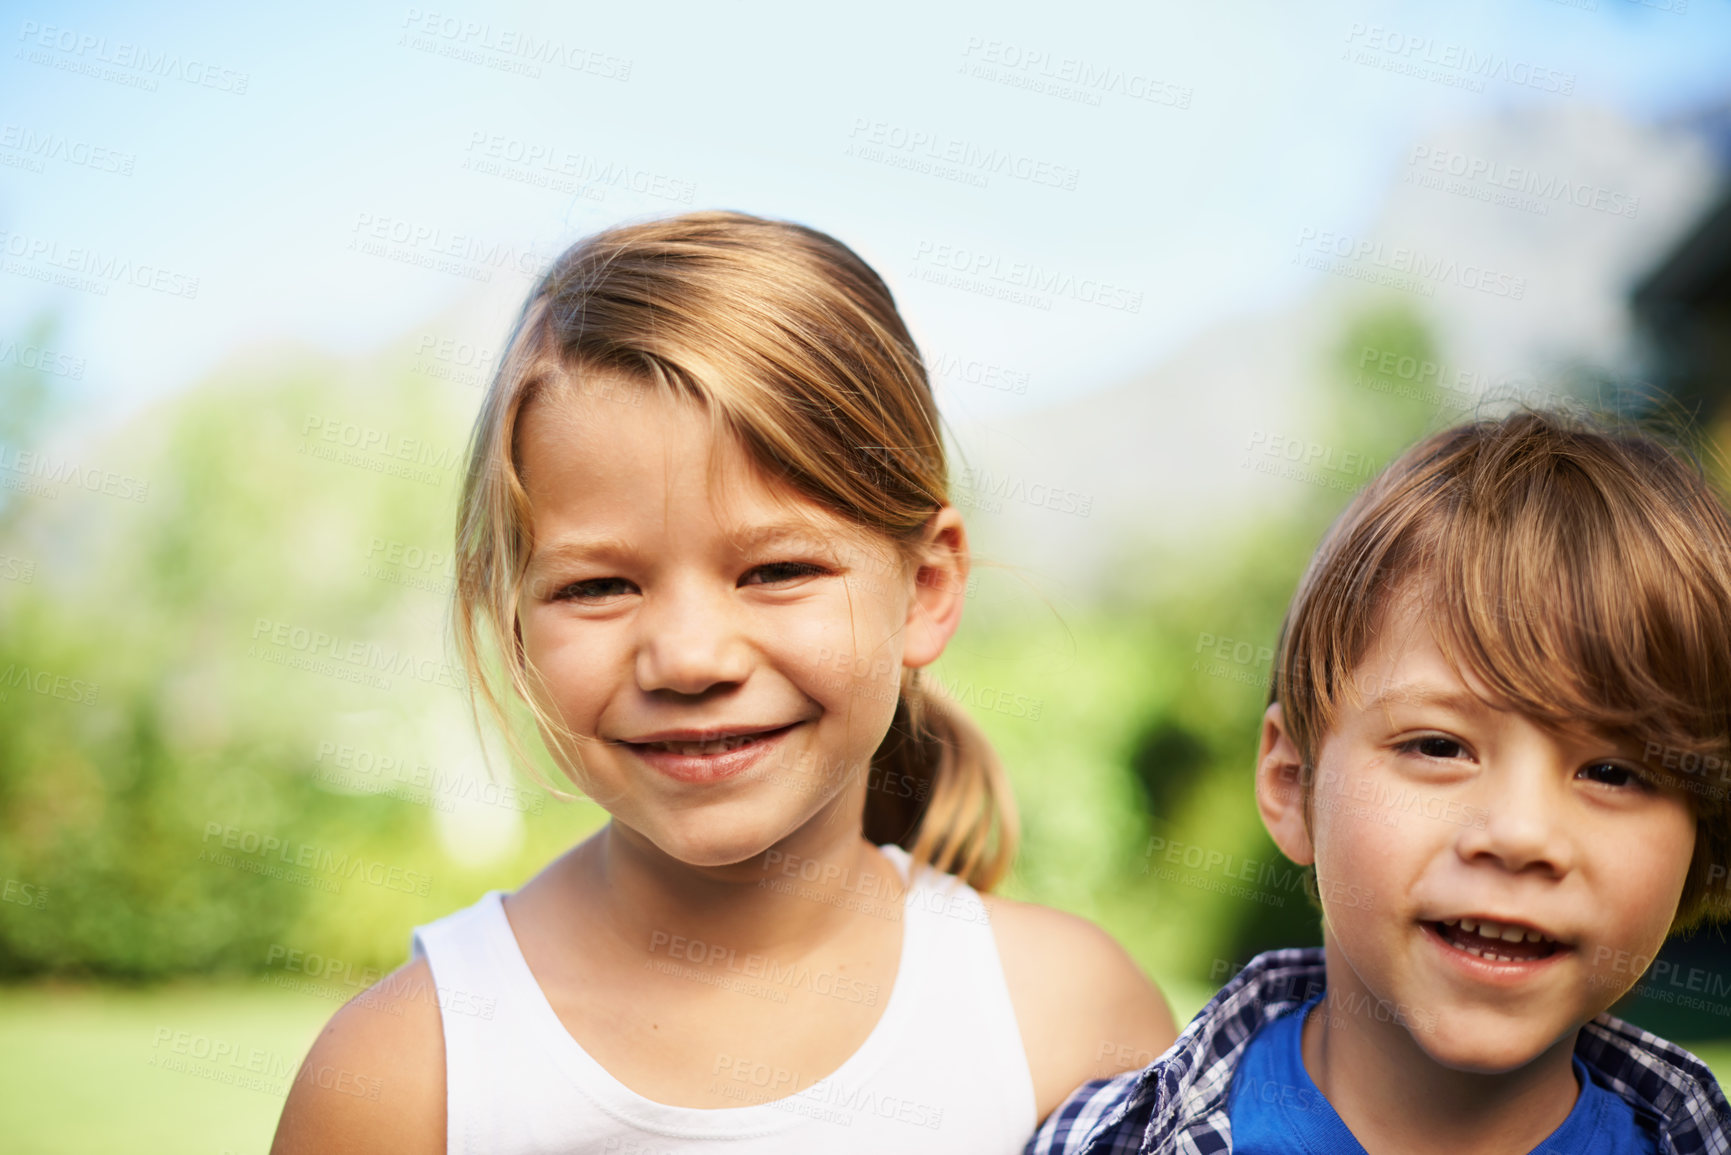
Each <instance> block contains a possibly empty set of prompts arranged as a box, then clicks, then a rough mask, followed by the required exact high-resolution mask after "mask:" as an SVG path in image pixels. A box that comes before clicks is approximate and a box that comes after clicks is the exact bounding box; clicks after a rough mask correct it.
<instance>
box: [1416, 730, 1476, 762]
mask: <svg viewBox="0 0 1731 1155" xmlns="http://www.w3.org/2000/svg"><path fill="white" fill-rule="evenodd" d="M1400 748H1401V750H1402V752H1404V753H1409V754H1418V755H1421V756H1423V757H1425V758H1444V759H1446V758H1459V757H1460V756H1461V755H1462V754H1465V753H1466V747H1465V746H1462V745H1461V744H1460V743H1459V742H1457V741H1455V740H1454V739H1453V738H1444V737H1443V736H1442V735H1440V734H1426V735H1425V736H1424V737H1422V738H1412V739H1409V740H1408V741H1405V742H1402V743H1401V745H1400Z"/></svg>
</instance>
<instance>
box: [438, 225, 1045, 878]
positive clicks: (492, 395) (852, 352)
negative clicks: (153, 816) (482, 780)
mask: <svg viewBox="0 0 1731 1155" xmlns="http://www.w3.org/2000/svg"><path fill="white" fill-rule="evenodd" d="M585 374H588V375H592V376H595V377H597V378H600V377H605V379H606V380H607V381H608V382H610V383H611V382H617V381H619V380H621V379H623V380H626V381H629V382H631V383H633V384H634V385H635V386H637V387H638V388H642V389H655V390H664V391H667V392H669V393H671V394H672V395H675V396H681V397H685V398H689V399H693V400H696V401H697V402H699V403H700V404H701V405H702V406H703V407H704V408H705V409H706V410H707V411H708V413H709V414H710V418H711V420H712V421H713V422H714V424H715V425H716V427H717V429H718V432H725V433H726V434H727V435H730V436H731V437H733V438H734V439H735V440H736V441H737V442H738V444H740V445H741V446H742V447H743V448H744V449H745V452H746V453H747V455H748V457H749V458H750V459H751V460H752V461H753V462H754V464H755V465H756V466H757V468H758V469H760V470H761V471H762V473H763V475H764V476H765V477H766V478H768V479H770V480H771V482H772V483H779V484H780V485H782V486H785V487H787V488H789V489H791V490H792V491H794V492H796V493H798V494H800V495H801V496H803V497H805V498H807V499H809V500H811V501H813V502H815V503H816V504H818V505H819V506H822V507H823V508H825V509H827V510H829V511H831V512H833V513H835V514H837V515H839V516H841V517H843V518H845V519H846V520H848V521H850V522H852V523H854V524H857V525H859V526H861V527H863V528H865V529H867V530H871V531H874V532H876V533H878V534H881V535H883V536H885V537H887V538H888V539H889V540H890V541H891V542H893V543H894V545H895V548H896V553H897V556H898V558H899V559H901V561H902V562H903V563H904V564H906V563H907V562H909V561H912V560H913V559H914V558H915V556H916V552H917V549H918V547H919V544H920V540H921V535H922V531H923V529H924V527H925V525H926V523H927V521H928V520H929V519H930V517H931V516H932V515H933V514H934V513H935V512H937V510H938V509H939V508H941V507H942V506H944V505H947V504H948V488H949V487H948V470H947V466H946V462H945V457H944V448H943V440H942V437H941V435H940V432H939V422H938V413H937V406H936V404H935V402H934V401H933V399H932V391H931V386H930V384H929V383H928V382H927V380H926V373H925V367H924V365H923V364H922V363H921V360H920V355H919V352H918V350H917V349H915V347H914V342H913V339H912V338H911V337H910V336H909V335H908V331H907V328H906V326H904V325H903V323H902V319H901V317H900V316H899V315H898V314H897V312H896V307H895V301H894V299H893V298H892V297H891V295H890V291H889V289H888V287H886V286H885V284H884V283H883V281H882V279H881V278H879V277H878V275H877V274H876V273H875V272H873V271H872V269H871V267H870V266H868V265H867V264H866V263H865V262H864V261H863V260H861V259H860V258H859V256H858V255H856V254H855V253H854V252H853V251H852V250H851V249H849V248H848V247H847V246H846V245H843V244H841V243H840V242H839V241H837V240H835V239H834V238H833V237H829V236H827V235H825V234H823V233H820V232H817V231H816V230H814V229H809V228H806V227H804V226H802V225H796V224H791V223H788V222H784V221H771V220H763V219H760V218H757V217H752V216H747V215H744V214H741V213H728V212H699V213H687V214H684V215H681V216H676V217H672V218H668V219H664V220H656V221H650V222H647V223H641V224H633V225H626V226H621V227H618V228H614V229H609V230H607V231H605V232H601V233H598V234H596V235H594V236H592V237H589V238H587V239H585V240H583V241H580V242H578V243H577V244H575V245H573V246H572V247H571V248H570V249H568V250H566V252H565V253H564V254H562V255H561V256H560V257H559V258H558V259H557V260H556V261H555V262H554V263H553V267H552V268H551V269H550V270H549V271H548V272H547V274H546V275H545V276H544V277H543V278H542V279H541V281H540V283H539V284H538V285H537V286H536V287H535V289H534V291H533V292H532V293H530V295H529V299H528V301H527V303H526V304H525V305H524V307H523V312H522V315H521V316H520V318H519V319H518V321H517V325H516V328H515V329H514V330H513V332H512V334H511V338H510V340H509V342H508V343H507V345H506V349H505V352H504V356H503V358H502V360H501V363H500V367H499V371H498V373H497V374H496V375H495V376H494V378H493V381H492V383H491V385H490V386H489V387H488V390H487V395H486V398H485V400H484V401H483V402H482V405H481V411H480V414H479V416H478V417H477V418H476V421H475V428H474V432H473V435H472V437H471V440H470V445H469V454H468V470H467V474H466V476H465V478H464V483H463V492H462V497H461V499H460V502H459V505H458V509H457V543H456V590H455V599H454V605H453V607H452V618H453V625H454V627H455V636H456V642H457V647H458V650H459V654H460V656H461V658H462V661H463V663H464V664H465V666H467V668H468V669H469V671H470V673H471V675H472V677H471V680H470V685H471V687H472V689H471V695H472V696H471V707H472V708H473V707H474V705H475V703H476V697H475V696H476V695H478V698H479V701H480V702H481V703H482V704H484V706H485V708H486V710H487V712H488V714H489V715H490V716H491V718H492V719H493V720H494V721H495V722H496V723H498V724H499V726H500V728H501V730H502V731H503V733H504V735H505V737H506V740H507V742H508V743H509V744H510V747H511V749H512V750H513V752H514V753H516V754H518V755H519V756H522V755H523V751H522V748H521V746H520V745H519V743H518V742H517V740H516V736H515V733H514V731H513V730H512V728H511V726H510V724H509V722H508V719H507V716H506V702H507V697H506V695H505V694H503V693H502V692H501V691H502V689H503V687H502V686H500V685H499V684H498V683H497V681H496V679H495V678H494V677H493V676H492V675H491V674H490V673H489V671H488V669H487V667H486V666H485V664H484V663H483V662H482V660H481V651H482V647H483V644H486V645H489V646H497V647H499V651H500V652H501V654H503V655H506V656H508V658H509V660H507V661H504V662H503V663H502V666H503V669H504V670H505V671H506V673H507V675H508V677H509V679H510V683H511V688H512V689H513V690H514V691H515V692H516V694H517V695H518V696H519V697H520V698H521V699H522V700H523V701H524V702H525V703H527V704H528V706H529V708H530V710H531V711H532V712H533V713H534V715H535V718H536V720H537V721H538V722H539V723H540V724H541V725H542V727H543V730H544V732H547V731H551V732H554V733H565V730H564V727H563V726H561V725H560V724H559V723H558V722H557V721H556V720H554V719H552V718H550V717H548V716H547V711H546V709H545V708H544V707H543V706H542V705H541V703H540V698H539V695H537V694H536V693H534V692H532V687H531V684H530V679H531V678H535V677H536V675H535V674H534V671H533V670H532V669H530V668H529V666H528V662H527V659H526V656H525V654H524V652H523V648H522V642H521V637H520V635H519V634H518V632H517V608H516V607H517V600H518V596H519V593H520V592H521V590H522V583H523V580H524V574H525V570H526V567H527V564H528V560H529V556H530V552H531V547H532V541H531V530H530V525H531V522H530V506H529V499H528V494H527V492H526V491H525V490H524V487H523V482H522V473H521V469H522V463H521V458H520V454H519V451H518V445H517V426H518V421H519V418H520V415H521V414H522V412H523V409H524V406H525V405H527V404H528V403H529V402H531V401H532V400H534V399H535V398H536V397H537V396H538V395H541V394H543V393H544V392H546V393H550V392H556V391H558V390H560V389H568V388H570V387H571V386H572V385H573V384H574V383H575V384H576V385H577V386H578V387H579V388H582V387H583V386H584V382H583V380H582V378H583V377H584V375H585ZM624 400H626V401H627V402H628V400H629V399H628V398H626V399H624ZM918 675H919V671H917V670H910V671H903V673H902V676H901V686H900V691H899V694H898V698H897V702H896V707H895V716H894V719H893V720H892V722H891V724H890V731H889V733H888V735H887V736H886V737H885V738H884V741H883V743H882V745H881V746H880V747H879V748H878V750H877V752H876V754H875V755H874V756H873V759H872V765H871V768H870V771H869V774H868V787H867V794H866V805H865V815H864V833H865V836H866V837H867V838H869V839H871V840H872V841H873V842H874V843H879V844H883V843H892V842H893V843H896V844H898V845H901V846H903V847H905V848H906V849H907V850H908V851H909V853H910V854H911V856H912V857H913V859H914V861H915V862H916V863H925V864H930V865H932V866H935V867H937V868H938V869H940V870H944V871H948V872H950V873H952V874H955V875H957V876H959V877H961V878H962V879H964V880H966V881H967V882H968V883H970V884H971V885H973V886H974V887H976V888H978V889H981V890H985V889H989V888H990V887H992V886H993V885H995V884H996V883H997V882H998V881H999V880H1000V879H1002V877H1003V876H1004V874H1005V873H1006V872H1007V870H1008V869H1009V864H1010V860H1011V858H1012V856H1013V855H1014V852H1015V844H1016V837H1017V821H1016V814H1015V809H1014V804H1013V802H1012V800H1011V797H1010V792H1009V786H1008V782H1007V780H1006V778H1005V775H1004V771H1003V767H1002V765H1001V763H1000V762H999V761H998V758H997V756H996V754H995V753H994V751H993V750H992V747H991V745H990V743H989V742H988V741H987V740H986V738H985V736H984V734H983V733H982V732H981V731H980V730H979V728H978V727H977V726H976V725H975V724H974V723H973V722H972V721H971V720H970V719H969V718H968V717H967V716H966V715H965V714H964V713H963V712H962V711H961V709H960V708H959V707H958V706H957V705H955V704H954V703H952V702H950V701H948V700H946V699H944V698H942V697H939V696H938V695H937V694H935V693H934V692H932V691H931V690H930V689H929V688H928V687H926V686H925V685H924V684H923V682H922V680H921V679H920V677H919V676H918ZM477 721H478V714H477ZM524 760H525V762H527V759H526V758H525V759H524Z"/></svg>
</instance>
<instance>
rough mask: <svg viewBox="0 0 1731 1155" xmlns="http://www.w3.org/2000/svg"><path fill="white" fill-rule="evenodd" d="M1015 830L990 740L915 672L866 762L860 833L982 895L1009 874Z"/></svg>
mask: <svg viewBox="0 0 1731 1155" xmlns="http://www.w3.org/2000/svg"><path fill="white" fill-rule="evenodd" d="M1020 831H1021V826H1020V823H1019V821H1018V820H1017V817H1016V805H1015V801H1014V799H1013V797H1012V795H1011V793H1010V783H1009V779H1008V777H1007V776H1006V775H1005V773H1004V766H1003V763H1002V762H1001V761H999V759H998V755H997V753H996V751H994V750H993V749H992V744H991V742H990V741H988V740H987V738H986V735H985V733H984V732H983V731H981V729H980V728H979V726H978V725H977V724H976V723H975V722H974V720H973V719H972V718H970V717H968V716H967V714H966V713H965V712H964V711H963V710H962V709H961V707H959V706H957V705H956V704H955V703H953V702H951V701H949V700H948V699H947V698H944V697H943V696H941V695H940V694H938V693H936V692H934V691H932V690H929V689H927V688H926V687H925V685H924V684H923V682H922V680H921V679H920V677H919V676H918V674H917V673H916V674H915V675H914V676H913V677H911V678H910V679H909V682H908V686H907V688H906V689H905V690H904V691H903V693H902V695H901V698H900V700H898V701H897V702H896V713H895V718H894V720H893V721H892V722H891V723H890V730H889V733H888V734H887V735H885V736H884V741H883V745H882V746H880V747H878V751H877V754H876V756H875V757H874V758H873V759H872V767H871V774H870V779H869V782H868V784H867V787H866V805H865V830H864V832H865V836H866V837H867V838H869V839H871V841H873V842H875V843H878V844H880V845H882V844H886V843H895V844H896V845H898V846H901V847H903V848H905V849H906V850H907V851H908V853H909V855H910V856H911V857H912V858H913V860H914V862H916V863H921V864H925V865H929V866H933V867H936V868H937V869H938V870H942V871H945V872H947V873H949V874H953V875H955V876H956V877H958V878H960V879H961V880H962V881H964V882H966V883H967V884H968V885H969V886H972V887H973V888H974V889H976V890H980V891H987V890H990V889H991V888H992V887H994V886H996V885H997V884H998V883H999V882H1001V881H1002V880H1003V877H1004V875H1005V874H1006V873H1008V872H1009V869H1010V862H1011V860H1012V859H1013V858H1014V857H1015V853H1016V842H1017V839H1018V837H1019V835H1020Z"/></svg>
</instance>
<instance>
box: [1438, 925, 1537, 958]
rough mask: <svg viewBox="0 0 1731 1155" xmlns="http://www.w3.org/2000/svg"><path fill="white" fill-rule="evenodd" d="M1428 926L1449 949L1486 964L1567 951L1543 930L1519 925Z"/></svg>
mask: <svg viewBox="0 0 1731 1155" xmlns="http://www.w3.org/2000/svg"><path fill="white" fill-rule="evenodd" d="M1425 925H1426V926H1428V927H1429V928H1430V929H1431V931H1432V932H1433V933H1434V934H1436V936H1437V937H1438V938H1440V939H1442V940H1443V941H1444V942H1446V943H1447V944H1448V945H1449V946H1451V947H1453V948H1455V949H1456V950H1460V951H1465V952H1466V953H1467V954H1470V955H1476V956H1478V957H1479V958H1482V959H1484V960H1485V961H1486V962H1533V961H1536V960H1538V959H1542V958H1550V957H1551V956H1552V955H1554V954H1556V953H1557V952H1558V951H1560V950H1566V949H1568V948H1567V947H1566V946H1565V945H1564V944H1563V943H1561V942H1559V941H1557V940H1556V939H1554V938H1552V937H1551V936H1550V935H1548V934H1545V933H1544V932H1543V931H1538V930H1534V929H1533V928H1532V927H1530V926H1522V925H1521V924H1519V923H1513V922H1492V921H1490V920H1489V919H1483V918H1449V919H1444V920H1442V921H1441V922H1428V923H1426V924H1425Z"/></svg>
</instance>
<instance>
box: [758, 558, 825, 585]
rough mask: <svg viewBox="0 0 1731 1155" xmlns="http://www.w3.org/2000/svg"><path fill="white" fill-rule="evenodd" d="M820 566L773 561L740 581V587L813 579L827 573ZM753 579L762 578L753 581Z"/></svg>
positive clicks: (799, 562) (802, 562)
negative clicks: (806, 578)
mask: <svg viewBox="0 0 1731 1155" xmlns="http://www.w3.org/2000/svg"><path fill="white" fill-rule="evenodd" d="M826 572H828V571H826V570H825V569H824V568H823V567H822V566H820V565H813V564H811V563H810V562H804V561H773V562H770V563H769V564H768V565H760V566H757V567H756V568H754V569H752V570H751V571H749V572H748V573H747V574H746V575H745V576H744V577H742V578H740V579H739V584H740V585H776V584H779V583H781V582H790V581H798V580H799V579H800V578H805V577H813V576H815V575H817V574H821V573H826ZM753 578H761V579H762V580H760V581H753V580H752V579H753Z"/></svg>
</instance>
